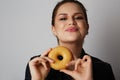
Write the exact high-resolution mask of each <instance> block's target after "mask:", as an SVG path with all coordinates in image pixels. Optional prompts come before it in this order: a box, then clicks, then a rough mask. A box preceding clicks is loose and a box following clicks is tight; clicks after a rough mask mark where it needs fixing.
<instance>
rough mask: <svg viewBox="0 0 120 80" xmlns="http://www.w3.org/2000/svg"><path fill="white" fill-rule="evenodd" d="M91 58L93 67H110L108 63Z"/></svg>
mask: <svg viewBox="0 0 120 80" xmlns="http://www.w3.org/2000/svg"><path fill="white" fill-rule="evenodd" d="M91 58H92V63H93V65H99V66H100V65H101V66H110V64H109V63H108V62H105V61H103V60H101V59H99V58H97V57H93V56H91Z"/></svg>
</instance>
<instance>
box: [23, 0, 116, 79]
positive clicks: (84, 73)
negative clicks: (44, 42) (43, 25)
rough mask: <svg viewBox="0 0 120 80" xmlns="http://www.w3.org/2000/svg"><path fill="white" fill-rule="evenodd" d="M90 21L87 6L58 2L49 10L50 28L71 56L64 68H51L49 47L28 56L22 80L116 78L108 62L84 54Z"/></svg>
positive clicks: (66, 0)
mask: <svg viewBox="0 0 120 80" xmlns="http://www.w3.org/2000/svg"><path fill="white" fill-rule="evenodd" d="M88 29H89V24H88V20H87V14H86V9H85V7H84V6H83V5H82V3H80V2H79V1H77V0H63V1H61V2H59V3H58V4H57V5H56V6H55V8H54V10H53V14H52V32H53V34H54V35H55V36H56V37H57V40H58V44H59V45H62V46H65V47H67V48H68V49H70V50H71V51H72V56H73V59H72V61H71V62H70V63H68V64H66V65H67V68H66V69H63V70H59V71H58V70H54V69H51V68H50V65H49V64H50V63H54V61H53V60H52V59H50V58H48V56H47V55H48V54H49V52H50V51H51V49H49V50H47V51H46V52H44V53H42V54H41V56H40V55H39V56H35V57H33V58H31V60H30V61H29V64H28V65H27V68H26V75H25V80H115V79H114V75H113V72H112V69H111V66H110V65H109V64H108V63H105V62H103V61H101V60H99V59H97V58H94V57H92V56H90V55H88V54H86V53H85V52H84V50H83V48H82V47H83V42H84V38H85V36H86V35H87V34H88Z"/></svg>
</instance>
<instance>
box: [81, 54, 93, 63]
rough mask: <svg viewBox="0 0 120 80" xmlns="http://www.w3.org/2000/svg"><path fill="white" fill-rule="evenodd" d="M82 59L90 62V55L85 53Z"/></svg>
mask: <svg viewBox="0 0 120 80" xmlns="http://www.w3.org/2000/svg"><path fill="white" fill-rule="evenodd" d="M83 61H84V62H91V61H92V60H91V57H90V56H88V55H85V56H84V57H83Z"/></svg>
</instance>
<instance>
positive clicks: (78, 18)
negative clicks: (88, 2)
mask: <svg viewBox="0 0 120 80" xmlns="http://www.w3.org/2000/svg"><path fill="white" fill-rule="evenodd" d="M75 19H77V20H81V19H83V17H75Z"/></svg>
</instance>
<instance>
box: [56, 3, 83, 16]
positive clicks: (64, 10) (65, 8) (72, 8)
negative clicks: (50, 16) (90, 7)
mask: <svg viewBox="0 0 120 80" xmlns="http://www.w3.org/2000/svg"><path fill="white" fill-rule="evenodd" d="M68 13H69V14H70V13H71V14H72V13H81V14H83V11H82V9H81V7H80V6H79V5H77V4H75V3H65V4H63V5H61V6H60V7H59V8H58V10H57V15H60V14H68Z"/></svg>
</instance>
